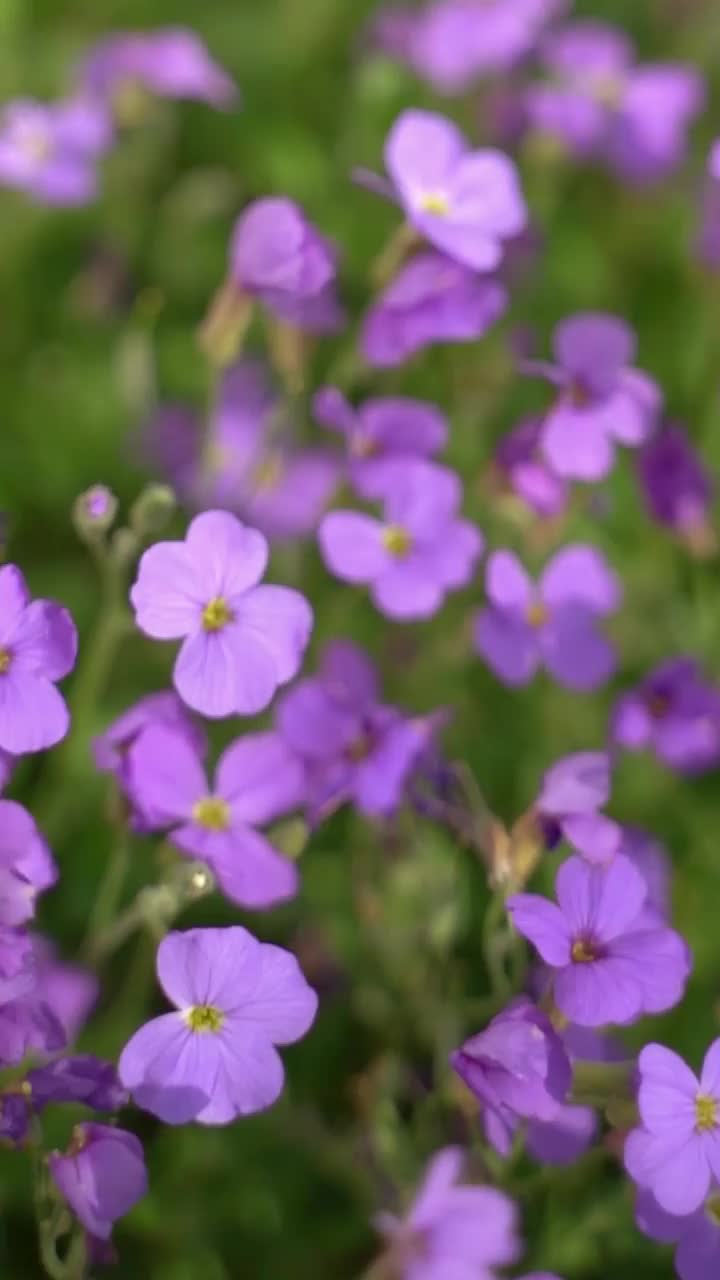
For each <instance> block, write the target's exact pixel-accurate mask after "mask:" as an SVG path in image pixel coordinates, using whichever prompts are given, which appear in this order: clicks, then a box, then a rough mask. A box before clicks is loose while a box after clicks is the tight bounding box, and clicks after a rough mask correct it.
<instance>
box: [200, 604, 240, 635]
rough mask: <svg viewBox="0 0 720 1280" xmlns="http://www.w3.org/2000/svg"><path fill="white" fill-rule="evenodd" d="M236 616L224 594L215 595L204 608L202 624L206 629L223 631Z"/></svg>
mask: <svg viewBox="0 0 720 1280" xmlns="http://www.w3.org/2000/svg"><path fill="white" fill-rule="evenodd" d="M234 617H235V614H234V613H233V611H232V609H231V608H230V605H229V604H228V602H227V600H225V599H224V597H223V596H214V597H213V599H212V600H209V601H208V603H207V604H206V605H205V608H204V609H203V614H202V624H203V627H204V629H205V631H222V629H223V627H226V626H227V625H228V623H229V622H232V621H233V619H234Z"/></svg>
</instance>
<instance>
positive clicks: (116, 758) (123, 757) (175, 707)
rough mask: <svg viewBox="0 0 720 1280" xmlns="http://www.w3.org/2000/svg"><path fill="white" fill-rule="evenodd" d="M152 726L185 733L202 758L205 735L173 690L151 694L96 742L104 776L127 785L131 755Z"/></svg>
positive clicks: (96, 757) (95, 750)
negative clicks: (127, 766) (127, 764)
mask: <svg viewBox="0 0 720 1280" xmlns="http://www.w3.org/2000/svg"><path fill="white" fill-rule="evenodd" d="M150 725H163V726H167V727H168V728H171V729H175V730H177V732H178V733H181V734H183V735H184V736H185V737H186V738H187V740H188V742H189V743H190V745H191V746H192V747H193V748H194V749H195V750H196V751H197V752H198V754H199V755H202V754H203V752H204V750H205V735H204V734H203V732H202V730H201V729H200V728H199V726H198V725H197V724H196V723H195V721H194V720H193V718H192V716H190V715H189V714H188V712H187V710H186V708H185V707H184V706H183V703H182V702H181V701H180V699H179V698H178V696H177V694H176V693H173V692H172V690H171V689H167V690H163V691H162V692H161V693H148V694H146V696H145V697H144V698H140V699H139V701H138V702H135V703H133V705H132V706H131V707H128V709H127V711H124V712H123V714H122V715H121V716H118V718H117V720H114V721H113V723H112V724H111V725H110V727H109V728H108V729H106V730H105V732H104V733H103V734H101V735H100V737H98V738H96V739H95V741H94V742H93V758H94V760H95V767H96V769H99V770H100V772H101V773H112V774H114V775H115V777H116V778H117V779H118V781H119V782H120V784H121V785H123V786H124V785H126V783H125V772H126V763H127V754H128V751H129V749H130V747H131V746H132V744H133V743H134V742H135V739H136V738H137V737H138V736H139V734H140V733H142V731H143V729H147V728H148V727H149V726H150Z"/></svg>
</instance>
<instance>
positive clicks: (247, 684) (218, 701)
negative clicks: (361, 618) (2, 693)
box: [0, 511, 313, 718]
mask: <svg viewBox="0 0 720 1280" xmlns="http://www.w3.org/2000/svg"><path fill="white" fill-rule="evenodd" d="M267 558H268V547H267V542H266V541H265V538H264V537H263V535H262V534H261V533H258V531H257V530H256V529H250V528H247V527H246V526H244V525H242V524H241V523H240V521H239V520H236V519H235V517H234V516H232V515H230V514H229V513H228V512H226V511H206V512H204V513H203V514H202V515H199V516H196V517H195V519H194V520H193V521H192V522H191V524H190V527H189V528H188V531H187V535H186V538H185V541H184V542H158V543H156V544H155V546H153V547H150V549H149V550H148V551H146V552H145V554H144V555H143V556H142V559H141V560H140V567H139V571H138V576H137V579H136V581H135V585H134V586H133V587H132V590H131V592H130V599H131V601H132V604H133V607H134V609H135V613H136V618H137V624H138V626H139V627H140V630H141V631H144V632H145V634H146V635H149V636H152V637H153V638H154V639H156V640H179V639H182V640H183V644H182V647H181V649H180V653H179V654H178V657H177V660H176V662H175V669H174V673H173V681H174V684H175V688H176V689H177V691H178V693H179V694H180V697H181V698H182V699H183V701H184V702H186V703H187V705H188V706H189V707H192V708H193V710H195V711H199V712H201V713H202V714H203V715H206V716H209V717H211V718H220V717H222V716H229V715H253V714H254V713H255V712H257V711H263V710H264V709H265V707H267V706H268V704H269V703H270V702H271V700H272V698H273V696H274V694H275V690H276V689H277V687H278V685H282V684H287V682H288V680H292V678H293V676H295V675H297V672H298V670H299V667H300V664H301V662H302V656H303V653H304V651H305V647H306V645H307V642H308V640H309V638H310V631H311V629H312V621H313V618H312V610H311V608H310V605H309V604H308V602H307V600H306V599H305V597H304V596H302V595H300V593H299V592H298V591H293V590H292V589H291V588H289V587H276V586H267V585H262V586H260V585H258V583H259V582H260V579H261V578H262V575H263V573H264V571H265V566H266V564H267ZM0 705H1V704H0ZM0 714H1V712H0Z"/></svg>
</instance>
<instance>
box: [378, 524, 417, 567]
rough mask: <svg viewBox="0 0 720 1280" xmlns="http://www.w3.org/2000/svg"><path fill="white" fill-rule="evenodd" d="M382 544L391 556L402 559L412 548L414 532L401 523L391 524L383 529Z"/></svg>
mask: <svg viewBox="0 0 720 1280" xmlns="http://www.w3.org/2000/svg"><path fill="white" fill-rule="evenodd" d="M382 544H383V546H384V548H385V550H386V551H388V552H389V553H390V555H391V556H397V557H398V559H401V558H402V557H403V556H406V555H407V554H408V552H409V551H410V550H411V549H412V534H411V533H408V531H407V529H403V527H402V525H400V524H389V525H387V526H386V527H385V528H384V529H383V532H382Z"/></svg>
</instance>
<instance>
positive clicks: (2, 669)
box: [0, 649, 12, 676]
mask: <svg viewBox="0 0 720 1280" xmlns="http://www.w3.org/2000/svg"><path fill="white" fill-rule="evenodd" d="M11 662H12V654H11V653H9V652H8V650H7V649H0V676H4V675H5V673H6V672H7V671H9V670H10V663H11Z"/></svg>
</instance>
